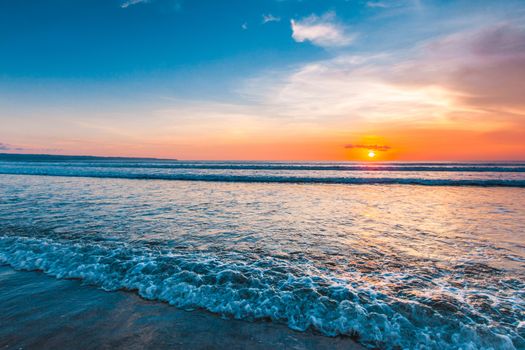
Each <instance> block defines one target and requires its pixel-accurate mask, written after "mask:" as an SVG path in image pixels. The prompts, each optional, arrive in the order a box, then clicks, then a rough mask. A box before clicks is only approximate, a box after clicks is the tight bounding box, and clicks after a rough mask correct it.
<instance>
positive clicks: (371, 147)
mask: <svg viewBox="0 0 525 350" xmlns="http://www.w3.org/2000/svg"><path fill="white" fill-rule="evenodd" d="M345 148H357V149H368V150H372V151H378V152H386V151H388V150H390V149H392V147H390V146H386V145H364V144H357V145H354V144H348V145H345Z"/></svg>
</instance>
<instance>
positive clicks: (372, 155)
mask: <svg viewBox="0 0 525 350" xmlns="http://www.w3.org/2000/svg"><path fill="white" fill-rule="evenodd" d="M375 156H376V152H374V151H368V157H369V158H374V157H375Z"/></svg>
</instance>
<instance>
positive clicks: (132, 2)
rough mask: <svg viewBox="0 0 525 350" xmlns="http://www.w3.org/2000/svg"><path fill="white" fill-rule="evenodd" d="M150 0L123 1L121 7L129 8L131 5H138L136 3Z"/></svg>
mask: <svg viewBox="0 0 525 350" xmlns="http://www.w3.org/2000/svg"><path fill="white" fill-rule="evenodd" d="M149 1H150V0H127V1H125V2H123V3H122V4H121V5H120V7H122V8H123V9H125V8H128V7H130V6H133V5H136V4H140V3H148V2H149Z"/></svg>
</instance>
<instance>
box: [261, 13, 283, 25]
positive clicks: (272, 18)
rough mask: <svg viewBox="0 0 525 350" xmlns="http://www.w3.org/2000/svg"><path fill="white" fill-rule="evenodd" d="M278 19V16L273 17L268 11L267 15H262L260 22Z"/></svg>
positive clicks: (277, 20) (264, 22) (276, 20)
mask: <svg viewBox="0 0 525 350" xmlns="http://www.w3.org/2000/svg"><path fill="white" fill-rule="evenodd" d="M280 20H281V18H280V17H275V16H274V15H272V14H271V13H269V14H267V15H262V23H263V24H266V23H269V22H279V21H280Z"/></svg>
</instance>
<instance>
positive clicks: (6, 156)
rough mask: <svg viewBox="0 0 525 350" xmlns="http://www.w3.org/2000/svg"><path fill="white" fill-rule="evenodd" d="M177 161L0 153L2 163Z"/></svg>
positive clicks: (167, 160)
mask: <svg viewBox="0 0 525 350" xmlns="http://www.w3.org/2000/svg"><path fill="white" fill-rule="evenodd" d="M176 160H177V159H166V158H136V157H99V156H85V155H73V156H70V155H55V154H21V153H0V161H12V162H71V161H108V162H110V161H111V162H114V161H121V162H138V161H141V162H142V161H156V162H169V161H176Z"/></svg>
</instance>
